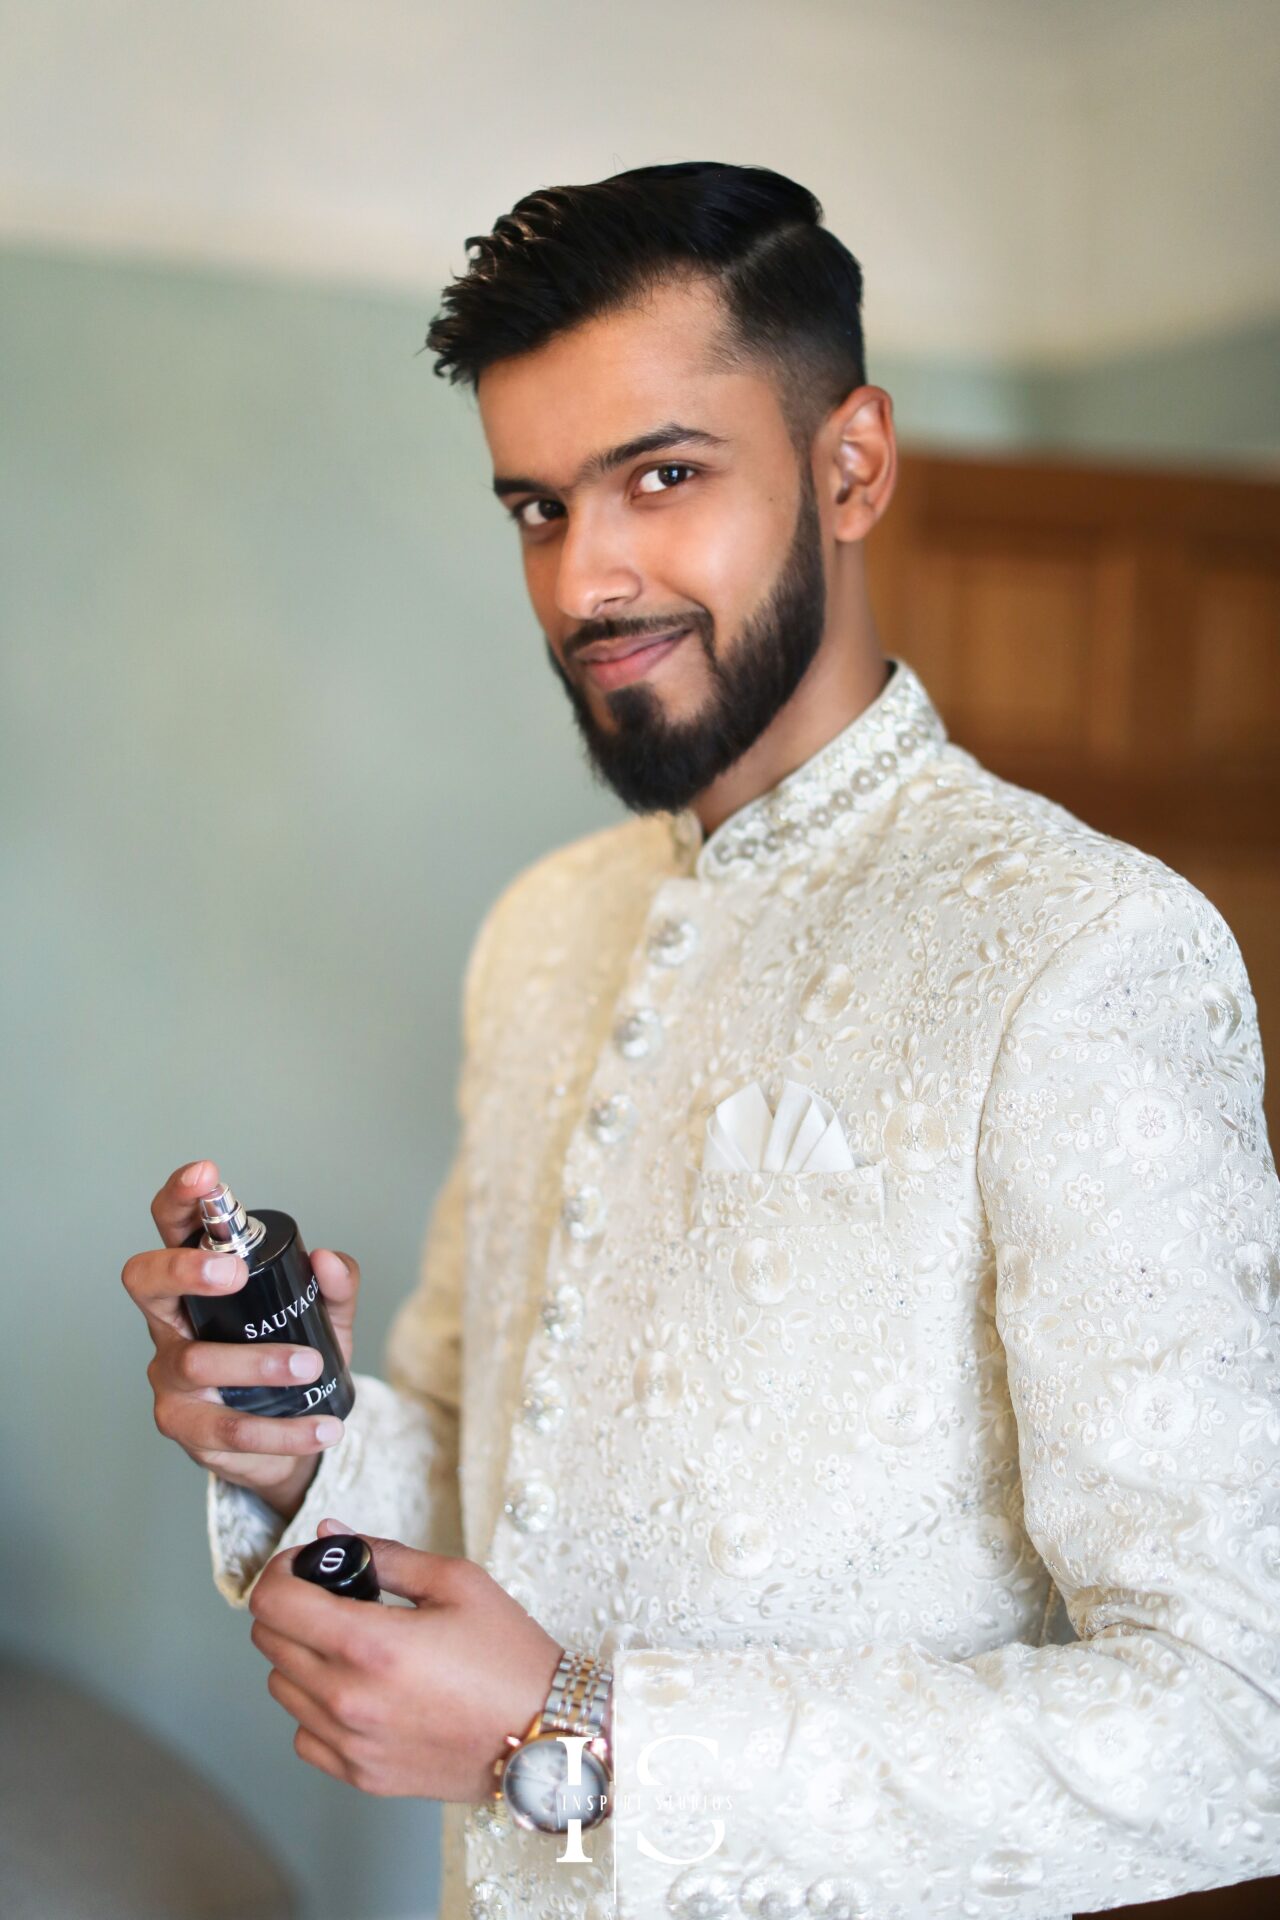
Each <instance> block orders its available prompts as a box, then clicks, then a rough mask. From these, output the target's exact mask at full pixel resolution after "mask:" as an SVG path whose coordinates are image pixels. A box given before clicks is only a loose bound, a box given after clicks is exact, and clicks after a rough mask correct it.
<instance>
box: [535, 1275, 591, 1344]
mask: <svg viewBox="0 0 1280 1920" xmlns="http://www.w3.org/2000/svg"><path fill="white" fill-rule="evenodd" d="M582 1313H583V1304H582V1295H581V1294H580V1293H579V1291H578V1289H577V1288H576V1287H575V1286H573V1285H572V1283H571V1282H570V1281H568V1280H565V1281H564V1282H562V1284H561V1285H560V1286H558V1287H555V1288H553V1289H552V1291H551V1292H550V1293H548V1294H547V1295H546V1297H545V1299H544V1300H543V1302H542V1325H543V1328H544V1330H545V1332H546V1335H547V1338H548V1339H549V1340H554V1341H556V1342H557V1344H558V1345H560V1346H567V1345H568V1344H569V1342H570V1341H571V1340H576V1339H577V1337H578V1334H579V1333H580V1331H581V1329H582Z"/></svg>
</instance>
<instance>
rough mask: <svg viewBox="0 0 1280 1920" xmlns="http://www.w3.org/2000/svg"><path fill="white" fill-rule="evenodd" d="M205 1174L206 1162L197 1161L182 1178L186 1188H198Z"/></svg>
mask: <svg viewBox="0 0 1280 1920" xmlns="http://www.w3.org/2000/svg"><path fill="white" fill-rule="evenodd" d="M203 1174H204V1161H203V1160H197V1162H196V1164H195V1166H194V1167H188V1168H187V1170H186V1172H185V1173H184V1174H183V1176H182V1184H183V1186H184V1187H198V1186H199V1185H200V1181H201V1178H202V1176H203Z"/></svg>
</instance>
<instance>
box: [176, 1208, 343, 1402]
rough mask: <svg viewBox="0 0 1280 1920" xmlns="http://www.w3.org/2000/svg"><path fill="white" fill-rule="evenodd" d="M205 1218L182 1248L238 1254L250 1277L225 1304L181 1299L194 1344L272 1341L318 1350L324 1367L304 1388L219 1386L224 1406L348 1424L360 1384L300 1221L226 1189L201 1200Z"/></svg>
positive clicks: (205, 1297)
mask: <svg viewBox="0 0 1280 1920" xmlns="http://www.w3.org/2000/svg"><path fill="white" fill-rule="evenodd" d="M200 1219H201V1222H202V1224H201V1225H200V1226H199V1227H197V1228H196V1230H195V1232H194V1233H192V1234H189V1235H188V1237H187V1239H186V1240H184V1241H183V1245H184V1246H187V1247H204V1248H206V1249H207V1250H208V1251H210V1252H217V1251H219V1250H229V1251H230V1252H232V1253H238V1254H239V1255H240V1258H241V1259H242V1260H243V1261H244V1263H245V1265H246V1266H247V1267H248V1269H249V1277H248V1279H247V1280H246V1281H245V1283H244V1285H243V1286H242V1287H240V1288H238V1289H237V1290H236V1292H234V1293H231V1294H228V1295H227V1296H226V1297H225V1298H218V1299H215V1298H213V1296H211V1295H209V1294H204V1293H199V1294H197V1293H184V1294H183V1295H182V1304H183V1306H184V1307H185V1308H186V1312H187V1318H188V1319H189V1320H190V1322H191V1327H192V1331H193V1332H194V1333H195V1336H196V1338H197V1339H198V1340H225V1341H232V1342H239V1343H241V1344H245V1345H247V1344H249V1343H251V1342H256V1341H259V1340H265V1341H270V1340H274V1341H276V1342H278V1343H280V1344H282V1345H285V1346H292V1347H314V1348H315V1349H316V1350H317V1352H318V1353H319V1354H320V1355H321V1357H322V1359H323V1361H324V1365H323V1368H322V1370H321V1373H320V1375H319V1378H318V1379H316V1380H314V1381H312V1382H310V1384H308V1385H306V1386H289V1387H277V1386H267V1385H263V1386H259V1387H219V1388H218V1392H219V1393H220V1394H221V1396H222V1399H223V1400H224V1401H225V1403H226V1405H227V1406H229V1407H236V1408H238V1409H239V1410H240V1411H241V1412H244V1413H265V1414H268V1415H270V1416H271V1417H272V1418H282V1419H283V1418H288V1417H291V1416H293V1415H297V1414H303V1413H315V1412H323V1413H331V1414H333V1415H335V1416H336V1418H337V1419H339V1420H345V1419H346V1417H347V1415H348V1414H349V1413H350V1411H351V1409H352V1407H353V1406H354V1405H355V1398H356V1389H355V1382H354V1380H353V1379H352V1378H351V1372H350V1369H349V1368H348V1366H347V1363H346V1361H345V1360H344V1359H343V1357H342V1348H341V1347H340V1346H339V1345H338V1339H337V1335H336V1334H335V1333H334V1331H333V1324H332V1322H331V1321H330V1319H329V1310H328V1308H327V1307H326V1305H325V1301H324V1295H323V1294H322V1293H321V1291H320V1287H319V1284H318V1282H317V1281H316V1278H315V1275H314V1274H313V1273H312V1271H311V1261H310V1260H309V1258H308V1257H307V1250H306V1248H305V1247H304V1246H303V1244H302V1238H301V1236H300V1234H299V1232H298V1226H297V1222H296V1221H295V1220H292V1219H290V1217H289V1215H288V1214H287V1213H276V1212H274V1211H273V1210H271V1209H269V1208H267V1207H262V1208H261V1209H260V1210H259V1211H258V1212H257V1213H256V1214H252V1213H246V1212H245V1210H244V1208H243V1207H242V1206H241V1205H240V1202H239V1201H238V1200H237V1199H236V1197H235V1195H234V1193H232V1191H231V1189H230V1187H226V1186H222V1187H219V1188H218V1189H217V1190H216V1192H214V1193H206V1194H204V1195H203V1196H202V1198H201V1201H200Z"/></svg>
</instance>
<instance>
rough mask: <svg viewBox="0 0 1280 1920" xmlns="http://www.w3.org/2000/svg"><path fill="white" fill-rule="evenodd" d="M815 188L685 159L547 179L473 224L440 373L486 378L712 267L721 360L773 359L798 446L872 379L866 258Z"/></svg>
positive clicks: (447, 312) (437, 334)
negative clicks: (839, 235) (570, 179)
mask: <svg viewBox="0 0 1280 1920" xmlns="http://www.w3.org/2000/svg"><path fill="white" fill-rule="evenodd" d="M821 220H822V207H821V205H820V204H819V202H818V200H817V199H816V198H815V196H814V195H813V194H812V193H810V192H809V191H808V189H807V188H805V187H801V186H798V185H797V184H796V182H795V181H794V180H788V179H786V178H785V176H784V175H782V174H780V173H773V172H771V171H770V169H769V168H767V167H736V166H728V165H724V164H722V163H720V162H718V161H713V160H683V161H679V162H677V163H675V164H672V165H667V166H652V167H635V168H632V170H631V171H630V172H628V173H616V174H613V175H611V176H610V177H609V178H608V179H607V180H597V181H593V182H591V183H589V184H587V185H584V186H574V187H541V188H539V189H538V190H537V192H535V193H530V194H526V195H525V197H524V198H523V199H522V200H518V201H517V202H516V204H515V206H514V207H513V208H512V209H511V212H510V213H507V214H503V216H502V218H501V219H500V220H498V221H497V223H496V225H495V226H494V229H493V232H492V233H489V234H483V235H482V234H472V235H470V236H469V237H468V239H467V241H466V246H467V249H468V250H470V249H471V248H473V247H474V248H475V249H476V255H475V258H474V259H473V260H472V261H471V262H470V263H469V265H468V267H467V270H466V272H465V273H463V274H460V275H459V276H458V277H457V278H455V279H454V280H453V281H452V282H451V283H450V284H449V286H448V287H446V289H445V291H444V294H443V308H444V311H443V312H441V313H438V314H437V315H436V317H435V319H434V320H433V321H432V323H431V327H430V329H429V331H428V333H427V337H426V343H425V344H426V346H427V347H428V348H430V349H431V350H432V351H433V352H434V353H435V354H436V355H437V359H436V363H435V369H434V371H435V372H436V374H437V375H439V376H441V377H445V376H447V377H448V378H449V379H450V380H451V381H452V382H453V383H454V384H457V383H458V382H459V381H462V382H465V383H466V384H467V385H469V386H471V387H472V388H473V389H474V388H476V387H478V385H479V380H480V376H481V374H482V373H483V372H484V370H485V368H486V367H489V366H492V365H493V363H494V362H495V361H498V360H503V359H507V358H508V357H510V356H511V355H514V354H519V353H526V352H528V351H530V350H531V349H533V348H535V347H539V346H541V345H542V344H543V343H544V342H545V341H547V340H550V339H551V338H552V337H553V336H554V335H556V334H559V333H562V332H564V331H565V330H567V329H568V328H570V327H573V326H575V325H577V324H578V323H579V322H582V321H585V320H589V319H594V318H595V317H597V316H598V315H600V314H604V313H607V312H609V311H611V310H613V309H616V308H618V307H622V306H625V305H627V304H629V303H630V302H631V301H633V300H636V299H640V298H643V297H645V296H646V295H648V294H650V293H652V292H653V291H655V290H656V289H658V288H660V287H662V286H663V285H666V284H670V283H672V282H678V281H685V280H688V279H690V278H694V279H696V278H698V277H703V278H706V279H708V280H710V281H711V283H712V284H713V286H714V287H715V289H716V290H717V291H718V293H719V295H720V298H721V302H722V307H723V311H724V319H725V324H724V327H723V328H722V330H721V333H720V335H719V337H718V339H717V342H716V344H715V348H714V349H713V364H715V365H717V366H722V367H729V366H734V365H737V364H739V363H740V362H741V361H742V360H744V359H748V360H750V359H758V360H762V361H764V362H766V363H768V364H769V365H770V366H771V367H772V369H773V371H774V373H775V375H776V378H777V381H778V386H779V395H780V399H781V403H782V408H783V413H784V417H785V418H786V421H787V425H788V428H789V430H790V432H791V435H792V438H793V440H794V441H795V442H796V445H797V447H798V448H805V447H807V446H808V444H809V442H810V440H811V438H812V435H813V432H814V430H815V428H816V427H817V424H818V422H819V421H820V420H821V419H822V418H824V417H825V415H826V414H827V413H828V412H830V410H831V409H832V408H833V407H835V406H838V405H839V403H840V402H841V401H842V400H843V399H845V397H846V396H847V395H848V394H850V393H851V392H852V391H853V390H854V388H855V387H860V386H862V385H864V384H865V381H866V369H865V364H864V357H863V340H862V319H861V304H862V269H861V268H860V266H859V265H858V262H857V261H856V260H855V259H854V257H853V255H852V254H851V253H850V252H849V250H848V248H847V247H845V246H843V245H842V244H841V242H840V241H839V240H837V239H836V237H835V235H834V234H833V233H830V232H829V231H828V230H827V229H826V228H825V227H823V226H822V225H821V224H820V223H821Z"/></svg>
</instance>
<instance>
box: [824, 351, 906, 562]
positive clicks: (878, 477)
mask: <svg viewBox="0 0 1280 1920" xmlns="http://www.w3.org/2000/svg"><path fill="white" fill-rule="evenodd" d="M823 434H824V437H825V438H826V441H827V450H828V452H827V460H826V462H825V466H826V472H827V478H828V484H829V486H830V489H831V494H830V499H831V508H832V516H833V531H834V533H835V537H836V539H837V540H844V541H853V540H865V539H866V536H867V535H868V534H869V533H870V531H871V529H872V527H874V526H875V524H876V522H877V520H879V518H880V516H881V515H882V514H883V513H884V511H885V509H886V508H887V506H888V504H889V501H890V499H891V498H892V495H893V488H894V483H895V481H896V479H897V474H898V443H897V436H896V434H895V432H894V426H893V401H892V399H891V398H890V396H889V395H888V394H887V393H886V392H885V390H884V388H883V387H867V386H863V387H855V388H854V390H853V392H852V393H850V394H849V395H848V396H847V398H846V399H844V400H843V401H841V403H840V405H839V406H838V407H837V408H835V410H834V411H833V412H832V414H831V415H830V417H829V418H828V420H827V421H826V424H825V426H824V428H823Z"/></svg>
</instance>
